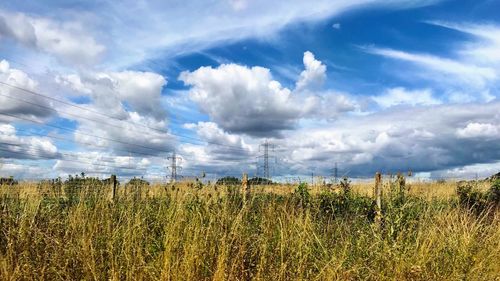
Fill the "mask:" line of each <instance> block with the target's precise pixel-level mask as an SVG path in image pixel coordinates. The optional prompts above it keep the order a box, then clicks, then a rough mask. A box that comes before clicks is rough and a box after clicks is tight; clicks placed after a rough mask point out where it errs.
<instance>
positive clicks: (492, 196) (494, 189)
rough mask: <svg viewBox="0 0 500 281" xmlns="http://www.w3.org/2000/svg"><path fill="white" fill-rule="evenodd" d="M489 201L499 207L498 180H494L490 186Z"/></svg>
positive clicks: (499, 186)
mask: <svg viewBox="0 0 500 281" xmlns="http://www.w3.org/2000/svg"><path fill="white" fill-rule="evenodd" d="M488 197H489V200H490V201H491V202H492V203H493V204H495V205H497V206H499V205H500V179H496V180H495V181H494V182H493V183H492V184H491V188H490V191H489V196H488Z"/></svg>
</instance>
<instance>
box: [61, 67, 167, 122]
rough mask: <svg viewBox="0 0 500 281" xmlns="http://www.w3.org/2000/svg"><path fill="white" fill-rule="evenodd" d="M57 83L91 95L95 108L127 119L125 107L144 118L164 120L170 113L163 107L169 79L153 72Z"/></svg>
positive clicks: (66, 78)
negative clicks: (164, 90) (164, 89)
mask: <svg viewBox="0 0 500 281" xmlns="http://www.w3.org/2000/svg"><path fill="white" fill-rule="evenodd" d="M56 82H57V83H58V84H60V85H63V86H66V87H69V88H70V89H72V90H74V91H77V92H79V93H80V94H83V95H90V97H91V98H92V100H93V102H94V105H95V106H96V107H97V108H98V109H100V110H103V111H110V112H111V113H112V114H113V115H116V116H118V117H121V118H123V117H125V116H126V110H125V105H128V106H130V109H131V110H132V111H136V112H138V113H139V114H141V115H144V116H151V117H154V118H156V119H157V120H162V119H164V118H165V116H166V112H165V110H164V108H163V107H162V105H161V93H162V89H163V87H164V86H165V85H166V84H167V81H166V80H165V78H164V77H163V76H161V75H159V74H157V73H153V72H139V71H122V72H98V73H87V74H84V75H82V76H78V75H76V74H70V75H60V76H57V77H56Z"/></svg>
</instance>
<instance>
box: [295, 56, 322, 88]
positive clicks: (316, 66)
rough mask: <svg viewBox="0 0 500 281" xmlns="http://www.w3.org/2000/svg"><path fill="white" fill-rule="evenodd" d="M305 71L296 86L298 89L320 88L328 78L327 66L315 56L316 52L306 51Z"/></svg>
mask: <svg viewBox="0 0 500 281" xmlns="http://www.w3.org/2000/svg"><path fill="white" fill-rule="evenodd" d="M303 61H304V67H305V69H304V71H302V72H301V73H300V77H299V80H298V81H297V84H296V86H295V88H296V90H297V91H302V90H305V89H312V90H314V89H318V88H320V87H321V86H322V85H323V83H324V82H325V80H326V66H325V65H324V64H323V63H322V62H321V61H319V60H317V59H315V58H314V54H313V53H311V52H309V51H307V52H305V53H304V59H303Z"/></svg>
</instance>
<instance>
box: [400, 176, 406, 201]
mask: <svg viewBox="0 0 500 281" xmlns="http://www.w3.org/2000/svg"><path fill="white" fill-rule="evenodd" d="M398 187H399V194H400V195H401V196H404V195H405V192H406V179H405V176H404V175H403V174H401V173H398Z"/></svg>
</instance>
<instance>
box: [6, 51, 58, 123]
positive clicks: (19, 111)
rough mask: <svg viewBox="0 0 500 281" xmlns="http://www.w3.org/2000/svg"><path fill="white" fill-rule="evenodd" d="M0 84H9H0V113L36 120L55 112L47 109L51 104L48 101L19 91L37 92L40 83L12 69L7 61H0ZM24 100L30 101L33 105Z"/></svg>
mask: <svg viewBox="0 0 500 281" xmlns="http://www.w3.org/2000/svg"><path fill="white" fill-rule="evenodd" d="M0 82H3V83H6V84H8V85H4V84H0V111H1V112H2V113H7V114H11V115H16V116H20V115H21V116H28V117H35V118H46V117H48V116H50V115H51V114H52V113H53V111H51V110H49V109H47V107H49V106H50V104H49V103H48V102H47V100H46V99H43V98H41V97H38V96H33V95H30V94H28V93H26V92H25V91H23V90H21V89H18V88H22V89H26V90H29V91H36V90H37V86H38V82H37V81H35V80H33V79H31V78H30V77H29V76H28V74H26V73H25V72H23V71H21V70H18V69H15V68H12V67H10V64H9V63H8V62H7V61H6V60H2V61H0ZM9 85H10V86H9ZM12 86H13V87H12ZM16 87H17V88H16ZM9 97H13V98H9ZM22 100H26V101H29V102H30V103H31V104H30V103H27V102H23V101H22ZM34 104H38V105H41V106H44V107H45V108H43V107H40V106H36V105H34ZM0 118H2V119H5V116H0Z"/></svg>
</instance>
